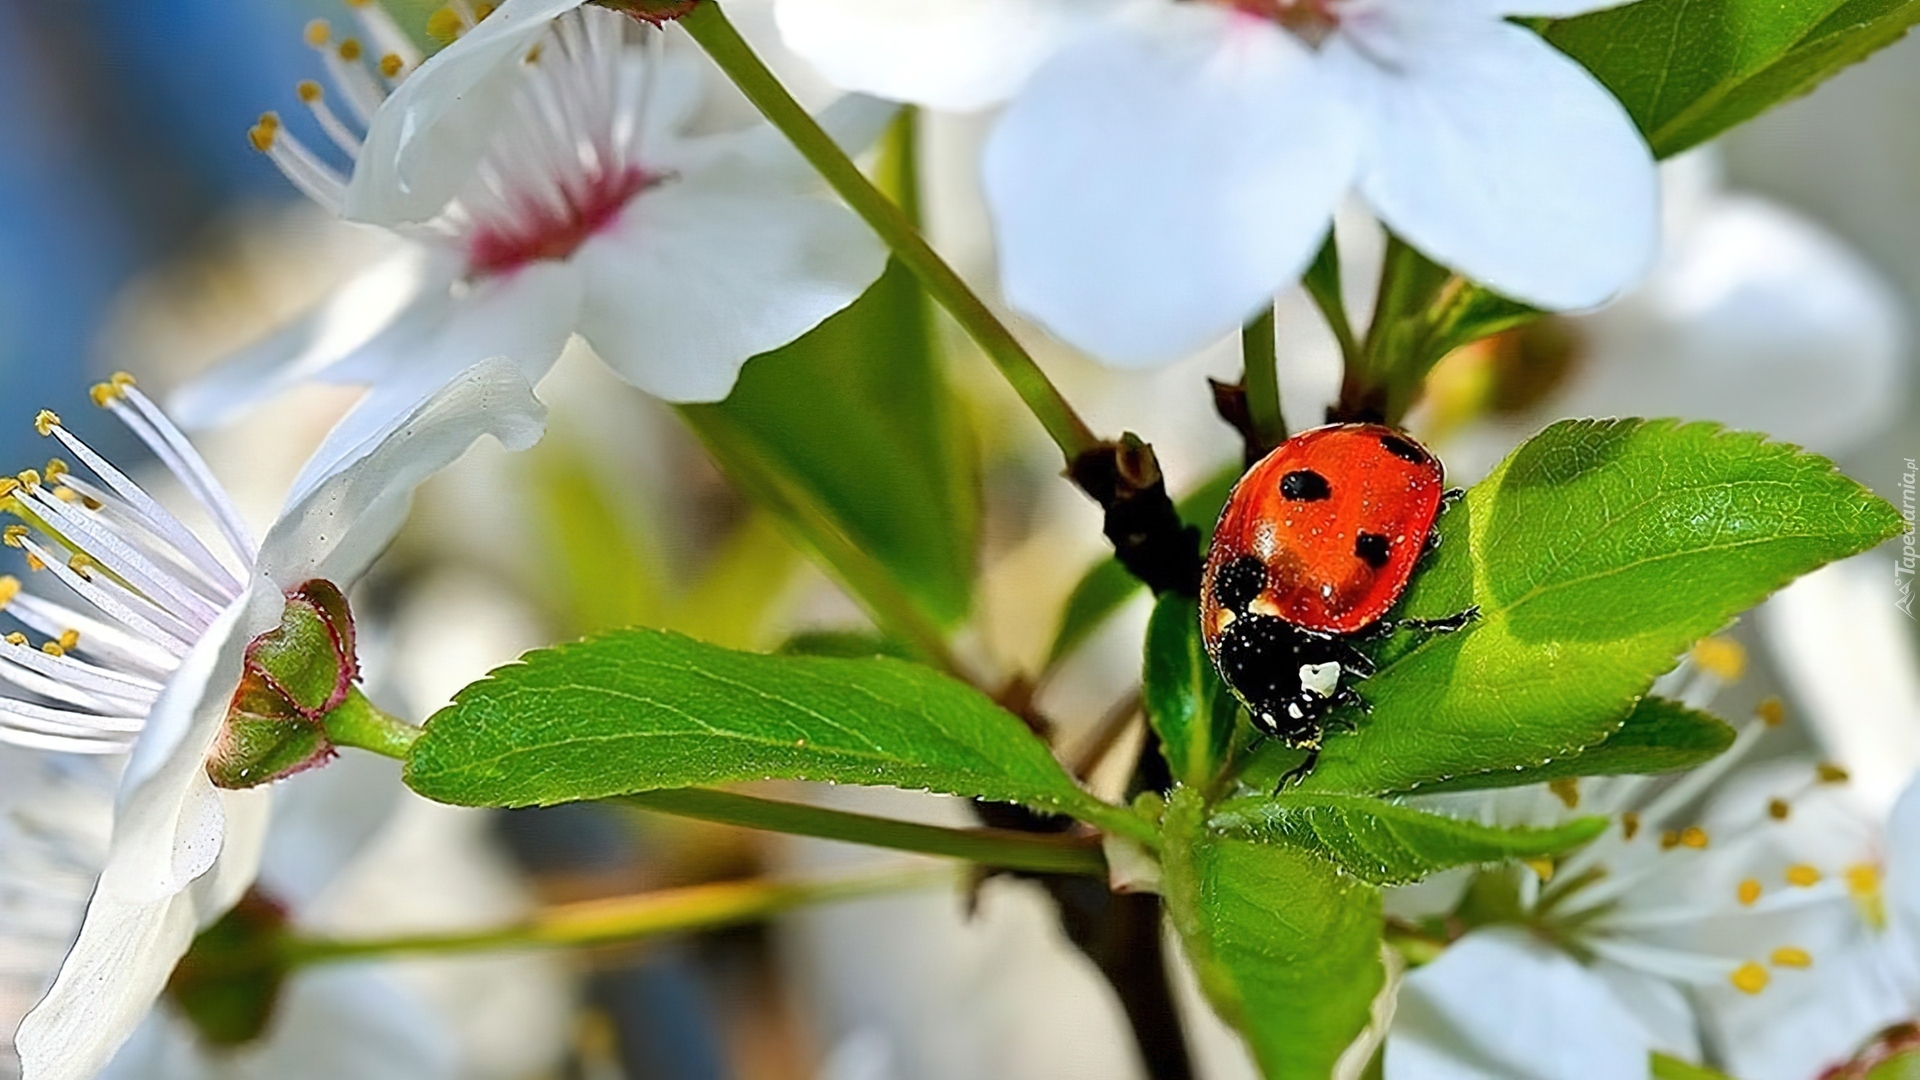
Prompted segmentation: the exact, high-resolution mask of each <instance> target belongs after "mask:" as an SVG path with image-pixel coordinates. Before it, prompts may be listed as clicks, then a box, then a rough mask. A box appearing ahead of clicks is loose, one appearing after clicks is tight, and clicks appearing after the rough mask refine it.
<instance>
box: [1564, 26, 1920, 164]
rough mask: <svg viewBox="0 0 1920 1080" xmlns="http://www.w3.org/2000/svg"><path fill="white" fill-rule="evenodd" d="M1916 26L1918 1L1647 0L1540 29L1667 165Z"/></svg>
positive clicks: (1810, 87) (1878, 48)
mask: <svg viewBox="0 0 1920 1080" xmlns="http://www.w3.org/2000/svg"><path fill="white" fill-rule="evenodd" d="M1915 22H1920V0H1713V2H1712V3H1700V2H1698V0H1641V2H1639V3H1634V4H1627V5H1624V6H1621V7H1614V8H1608V9H1606V10H1604V11H1596V12H1593V13H1590V14H1587V15H1581V16H1579V17H1577V18H1572V19H1562V20H1559V21H1557V22H1553V23H1549V24H1546V25H1545V27H1544V31H1543V32H1544V34H1545V36H1546V38H1547V40H1548V41H1550V42H1552V43H1553V44H1554V45H1556V46H1558V47H1559V48H1560V49H1561V51H1563V52H1565V53H1567V54H1568V55H1570V56H1572V57H1573V58H1574V59H1575V60H1578V61H1580V63H1582V64H1583V65H1585V66H1586V68H1587V70H1589V71H1591V72H1593V73H1594V75H1595V76H1597V77H1598V78H1599V79H1600V81H1601V82H1603V83H1605V84H1606V85H1607V88H1608V89H1610V90H1612V91H1613V92H1614V95H1615V96H1616V97H1618V98H1619V99H1620V102H1621V104H1623V105H1625V106H1626V108H1627V112H1628V113H1629V114H1630V115H1632V117H1633V119H1634V122H1635V123H1636V124H1638V125H1639V127H1640V131H1641V134H1643V135H1645V136H1646V138H1647V143H1648V145H1649V146H1651V147H1652V148H1653V151H1654V154H1655V155H1656V156H1658V157H1670V156H1672V155H1674V154H1677V153H1679V152H1680V151H1682V150H1685V149H1687V148H1689V147H1692V146H1696V145H1698V144H1700V143H1702V142H1705V141H1706V140H1708V139H1710V138H1712V137H1714V136H1715V135H1718V134H1720V133H1721V132H1723V131H1725V130H1727V129H1728V128H1730V127H1732V126H1734V125H1735V124H1738V123H1740V122H1742V121H1744V120H1749V119H1751V118H1753V117H1755V116H1757V115H1759V114H1760V113H1762V112H1764V111H1766V110H1767V109H1768V108H1771V107H1772V106H1774V105H1777V104H1779V103H1781V102H1783V101H1787V100H1790V99H1792V98H1796V97H1799V96H1800V95H1802V94H1805V93H1807V92H1808V91H1810V90H1812V89H1813V88H1814V87H1816V86H1818V85H1820V84H1821V83H1822V82H1825V81H1826V80H1827V79H1829V78H1831V77H1832V76H1834V75H1835V74H1838V73H1839V72H1840V71H1841V70H1843V69H1845V68H1847V67H1849V66H1851V65H1853V64H1856V63H1859V62H1860V61H1861V60H1864V59H1866V58H1867V57H1868V56H1870V55H1872V54H1873V53H1874V52H1876V51H1878V50H1880V49H1883V48H1885V47H1886V46H1888V45H1891V44H1893V43H1894V42H1896V41H1898V40H1900V38H1901V37H1903V36H1905V34H1906V33H1907V30H1908V29H1909V28H1910V27H1912V26H1913V24H1914V23H1915Z"/></svg>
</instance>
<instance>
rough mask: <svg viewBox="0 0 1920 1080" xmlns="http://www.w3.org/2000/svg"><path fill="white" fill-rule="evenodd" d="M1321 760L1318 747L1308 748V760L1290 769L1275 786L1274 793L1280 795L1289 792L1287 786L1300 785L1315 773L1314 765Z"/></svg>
mask: <svg viewBox="0 0 1920 1080" xmlns="http://www.w3.org/2000/svg"><path fill="white" fill-rule="evenodd" d="M1319 760H1320V748H1319V747H1317V746H1310V747H1308V748H1307V757H1306V760H1304V761H1302V762H1301V763H1300V764H1298V765H1295V766H1294V767H1293V768H1291V769H1288V770H1287V771H1286V773H1285V774H1283V775H1282V776H1281V777H1280V782H1279V783H1278V784H1276V785H1274V788H1273V793H1274V794H1275V795H1278V794H1280V793H1281V792H1282V791H1285V790H1287V785H1289V784H1297V783H1299V782H1300V781H1301V780H1302V779H1304V778H1305V777H1306V775H1307V774H1308V773H1310V772H1312V771H1313V766H1314V764H1315V763H1316V762H1318V761H1319Z"/></svg>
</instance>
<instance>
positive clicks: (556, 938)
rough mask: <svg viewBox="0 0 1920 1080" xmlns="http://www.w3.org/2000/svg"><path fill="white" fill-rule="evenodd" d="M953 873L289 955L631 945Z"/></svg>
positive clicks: (677, 898) (291, 958)
mask: <svg viewBox="0 0 1920 1080" xmlns="http://www.w3.org/2000/svg"><path fill="white" fill-rule="evenodd" d="M951 880H953V876H952V875H951V874H947V873H928V872H925V871H916V872H913V873H898V872H894V873H887V874H872V875H862V876H860V877H852V878H841V879H838V880H833V881H817V882H774V881H730V882H722V883H718V884H712V885H695V886H691V887H689V888H683V889H665V890H661V891H659V892H652V893H643V894H641V895H638V896H621V897H614V898H611V899H606V900H589V901H584V902H581V903H576V904H561V905H558V906H555V907H551V908H547V909H545V910H543V911H540V912H538V913H536V914H535V915H534V916H533V917H531V918H529V919H527V920H525V921H524V922H518V923H513V924H511V925H508V926H500V927H493V928H490V929H486V930H472V931H463V932H458V933H448V934H403V935H399V936H396V937H381V938H359V939H339V938H308V937H294V938H289V939H288V940H286V941H285V942H284V943H283V944H282V945H281V958H282V960H283V961H284V962H285V964H286V965H287V966H288V967H290V968H297V967H303V966H306V965H309V964H324V963H330V962H334V961H340V960H356V959H362V958H365V957H370V956H390V955H394V954H396V953H411V954H422V953H427V954H447V953H473V952H490V951H495V950H499V949H515V948H529V947H533V948H558V947H567V946H572V947H580V946H593V945H616V944H630V943H633V942H637V941H644V940H646V939H648V938H653V937H659V936H661V935H663V934H672V933H682V932H686V931H692V930H706V929H711V928H714V927H720V926H732V925H736V924H739V923H744V922H753V921H757V920H760V919H766V918H770V917H772V916H774V915H778V914H781V913H782V912H786V911H790V910H792V909H794V908H797V907H802V906H805V905H808V904H818V903H823V902H827V901H832V900H850V899H854V898H856V897H862V896H872V895H875V894H878V893H887V892H898V891H901V890H905V889H918V888H924V887H926V886H929V885H935V884H939V883H942V882H947V881H951Z"/></svg>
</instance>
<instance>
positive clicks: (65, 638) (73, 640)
mask: <svg viewBox="0 0 1920 1080" xmlns="http://www.w3.org/2000/svg"><path fill="white" fill-rule="evenodd" d="M60 647H61V648H63V649H77V648H79V647H80V631H78V630H75V629H73V628H71V627H69V628H67V629H65V630H62V631H60Z"/></svg>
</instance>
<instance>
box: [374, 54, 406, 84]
mask: <svg viewBox="0 0 1920 1080" xmlns="http://www.w3.org/2000/svg"><path fill="white" fill-rule="evenodd" d="M406 66H407V62H406V61H405V60H402V59H400V54H399V53H388V54H387V55H385V56H383V57H381V58H380V74H382V75H384V76H386V77H387V78H389V79H397V78H399V77H400V69H401V68H403V67H406Z"/></svg>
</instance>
